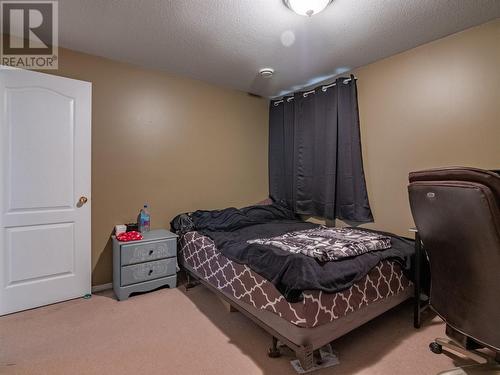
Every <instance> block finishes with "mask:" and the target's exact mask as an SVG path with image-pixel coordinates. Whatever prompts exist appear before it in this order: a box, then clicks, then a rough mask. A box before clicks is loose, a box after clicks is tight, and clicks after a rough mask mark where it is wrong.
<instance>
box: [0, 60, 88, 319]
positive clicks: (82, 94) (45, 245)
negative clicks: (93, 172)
mask: <svg viewBox="0 0 500 375" xmlns="http://www.w3.org/2000/svg"><path fill="white" fill-rule="evenodd" d="M0 108H1V109H0V121H1V123H0V147H1V149H0V180H1V185H0V315H4V314H8V313H12V312H15V311H20V310H25V309H30V308H33V307H37V306H42V305H47V304H50V303H54V302H59V301H64V300H67V299H70V298H76V297H81V296H83V295H85V294H86V293H90V282H91V281H90V275H91V264H90V161H91V159H90V158H91V154H90V152H91V149H90V135H91V134H90V131H91V127H90V124H91V84H90V83H88V82H82V81H77V80H73V79H68V78H62V77H57V76H53V75H49V74H42V73H37V72H33V71H27V70H20V69H9V68H5V67H1V68H0ZM85 200H87V202H85Z"/></svg>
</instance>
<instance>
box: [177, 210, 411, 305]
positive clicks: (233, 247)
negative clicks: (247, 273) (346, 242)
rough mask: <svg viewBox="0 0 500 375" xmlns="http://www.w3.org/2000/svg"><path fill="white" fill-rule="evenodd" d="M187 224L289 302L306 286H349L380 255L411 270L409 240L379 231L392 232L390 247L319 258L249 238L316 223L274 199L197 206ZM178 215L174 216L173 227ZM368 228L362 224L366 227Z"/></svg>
mask: <svg viewBox="0 0 500 375" xmlns="http://www.w3.org/2000/svg"><path fill="white" fill-rule="evenodd" d="M190 218H191V221H192V225H191V224H190V226H191V227H190V228H189V229H190V230H196V231H198V232H200V233H202V234H204V235H205V236H208V237H210V238H211V239H212V240H213V241H214V242H215V245H216V246H217V248H218V249H219V250H220V251H221V252H222V253H223V254H224V255H225V256H226V257H227V258H229V259H231V260H233V261H235V262H238V263H241V264H246V265H247V266H248V267H250V268H251V269H252V270H253V271H255V272H257V273H258V274H260V275H261V276H263V277H265V278H266V279H268V280H269V281H270V282H272V283H273V284H274V285H275V286H276V288H277V289H278V290H279V291H280V292H281V293H282V294H283V295H284V296H285V298H286V299H287V301H289V302H297V301H300V300H301V298H302V291H304V290H322V291H325V292H328V293H334V292H338V291H341V290H343V289H346V288H349V287H350V286H351V285H352V284H354V283H355V282H357V281H359V280H360V279H362V278H363V277H364V276H365V275H366V274H367V273H368V272H369V271H370V270H371V269H372V268H373V267H375V266H376V265H377V264H378V263H379V262H380V261H382V260H384V259H393V260H395V261H397V262H398V263H400V264H401V266H402V268H403V270H404V271H406V273H407V274H408V276H411V275H410V272H409V271H410V266H411V261H410V260H411V256H412V255H413V253H414V245H413V241H411V240H408V239H405V238H402V237H399V236H396V235H394V234H390V233H384V232H377V233H382V234H384V235H387V236H389V237H390V238H391V245H392V246H391V247H390V248H389V249H386V250H380V251H371V252H367V253H365V254H362V255H358V256H355V257H351V258H344V259H342V260H337V261H329V262H321V261H318V260H317V259H315V258H312V257H309V256H306V255H303V254H295V253H290V252H288V251H284V250H281V249H279V248H277V247H275V246H266V245H262V244H259V243H249V242H248V241H249V240H255V239H259V238H269V237H274V236H279V235H282V234H285V233H288V232H293V231H298V230H304V229H310V228H316V227H318V225H316V224H312V223H308V222H304V221H301V220H300V219H299V218H298V217H297V216H296V215H295V214H294V213H292V212H291V211H289V210H288V209H286V208H285V207H282V206H280V205H278V204H273V205H270V206H250V207H246V208H242V209H236V208H228V209H224V210H216V211H196V212H194V213H192V214H191V215H190ZM178 222H179V220H178V218H176V219H174V221H173V222H172V223H173V229H174V230H177V231H179V230H181V228H176V223H178ZM364 230H366V229H364Z"/></svg>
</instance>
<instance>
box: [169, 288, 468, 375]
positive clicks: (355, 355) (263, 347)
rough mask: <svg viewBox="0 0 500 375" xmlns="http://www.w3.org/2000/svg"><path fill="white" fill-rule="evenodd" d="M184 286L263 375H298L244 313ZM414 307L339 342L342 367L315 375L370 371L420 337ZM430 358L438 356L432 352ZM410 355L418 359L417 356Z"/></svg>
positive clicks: (336, 346) (335, 344) (435, 322)
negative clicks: (271, 351) (412, 338)
mask: <svg viewBox="0 0 500 375" xmlns="http://www.w3.org/2000/svg"><path fill="white" fill-rule="evenodd" d="M181 283H182V281H181V282H180V285H179V286H178V288H179V289H180V290H181V291H182V293H184V294H185V295H186V296H187V297H188V298H189V299H190V300H191V301H192V302H193V303H194V304H195V305H196V307H197V308H198V309H199V310H200V311H201V312H202V313H203V314H204V315H205V316H206V317H207V318H208V319H210V321H211V322H212V323H213V324H214V325H215V326H216V327H218V329H220V330H221V331H222V332H223V333H224V334H225V335H226V336H227V337H228V340H229V342H230V343H232V344H234V345H235V346H237V347H238V348H239V349H240V350H241V352H242V353H243V354H244V355H246V356H248V357H249V358H251V360H252V361H253V362H254V363H256V364H257V365H258V366H259V367H260V368H261V369H262V373H263V374H265V375H274V374H278V373H279V374H295V372H294V371H293V369H292V367H291V365H290V361H291V360H293V359H295V357H294V354H293V352H292V351H291V350H288V349H286V348H285V349H284V350H281V352H282V356H281V357H280V358H269V357H268V356H267V349H268V348H269V347H270V346H271V336H270V335H269V334H268V333H267V332H265V331H264V330H263V329H262V328H260V327H259V326H258V325H256V324H255V323H253V322H252V321H251V320H250V319H248V318H246V317H245V316H244V315H243V314H241V313H238V312H235V313H230V312H229V311H228V308H227V306H225V303H224V302H222V300H220V299H219V298H218V297H217V296H216V295H215V294H214V293H212V292H211V291H210V290H208V289H207V288H205V287H204V286H202V285H199V286H196V287H195V288H192V289H189V290H188V291H186V289H185V285H182V284H181ZM412 307H413V306H412V303H411V301H407V302H405V303H403V304H401V305H399V306H397V307H395V308H394V309H392V310H390V311H388V312H386V313H385V314H383V315H381V316H379V317H378V318H376V319H373V320H372V321H370V322H368V323H366V324H364V325H363V326H362V327H360V328H358V329H355V330H354V331H352V332H350V333H348V334H346V335H344V336H343V337H341V338H339V339H337V340H335V341H334V342H333V343H332V347H333V349H334V350H335V351H337V352H338V353H339V358H340V365H337V366H335V367H334V368H327V369H323V370H319V371H316V372H315V374H318V375H321V374H331V373H332V371H333V372H334V373H335V374H336V375H348V374H357V373H361V372H363V370H365V369H369V368H370V367H371V366H372V365H374V364H376V363H377V362H379V361H380V359H381V358H384V356H386V355H387V354H389V353H390V352H391V351H393V350H394V349H395V348H396V347H397V346H398V345H399V344H400V343H402V342H404V341H405V340H407V339H408V338H409V337H410V336H412V335H415V334H418V332H419V331H417V330H415V329H414V328H413V325H412V318H413V316H412ZM430 319H431V318H430V317H427V318H426V323H425V326H427V327H428V326H430V325H442V322H441V321H440V320H433V321H430ZM443 333H444V326H443ZM432 339H434V337H429V338H428V339H427V338H424V339H423V340H422V349H423V350H424V351H427V344H428V342H427V340H428V341H429V342H430V341H431V340H432ZM429 355H434V354H432V353H430V352H429ZM410 356H413V357H414V354H413V353H412V354H411V355H410ZM452 358H453V359H454V361H455V364H456V365H457V366H458V365H463V364H464V361H463V360H462V359H460V358H459V357H452ZM402 360H404V359H402ZM415 361H416V362H418V361H419V360H418V359H416V360H415Z"/></svg>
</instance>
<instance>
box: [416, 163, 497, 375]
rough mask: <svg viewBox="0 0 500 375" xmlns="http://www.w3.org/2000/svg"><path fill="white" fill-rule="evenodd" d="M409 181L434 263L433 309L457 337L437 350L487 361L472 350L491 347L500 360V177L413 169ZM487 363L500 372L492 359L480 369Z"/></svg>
mask: <svg viewBox="0 0 500 375" xmlns="http://www.w3.org/2000/svg"><path fill="white" fill-rule="evenodd" d="M409 180H410V184H409V186H408V192H409V196H410V206H411V211H412V214H413V218H414V220H415V224H416V226H417V229H418V232H419V235H420V238H421V240H422V243H423V245H424V248H425V250H426V251H427V254H428V257H429V262H430V268H431V291H430V306H431V308H432V309H433V310H434V311H435V312H436V313H437V314H438V315H439V316H440V317H441V318H442V319H443V320H444V321H445V322H446V334H447V335H448V336H449V337H450V338H451V339H452V340H453V341H449V340H445V339H436V340H435V341H434V342H432V343H431V344H430V348H431V350H432V351H433V352H435V353H441V352H442V349H443V347H446V348H448V349H451V350H454V351H458V352H461V353H462V354H464V353H466V354H467V356H468V357H469V358H471V359H474V360H476V361H478V362H483V363H484V359H483V357H484V356H478V352H473V351H471V350H474V349H478V348H483V347H485V348H488V349H490V350H492V351H493V353H496V359H497V360H499V359H500V355H499V353H500V175H498V174H497V173H495V172H491V171H485V170H481V169H475V168H465V167H452V168H441V169H430V170H424V171H419V172H412V173H410V175H409ZM457 344H458V345H457ZM485 366H491V367H489V370H488V371H492V372H487V373H497V371H498V373H500V367H498V365H497V364H495V363H494V362H493V361H488V363H487V364H486V365H482V370H480V371H484V369H485ZM466 373H467V374H469V373H472V372H469V371H468V372H466Z"/></svg>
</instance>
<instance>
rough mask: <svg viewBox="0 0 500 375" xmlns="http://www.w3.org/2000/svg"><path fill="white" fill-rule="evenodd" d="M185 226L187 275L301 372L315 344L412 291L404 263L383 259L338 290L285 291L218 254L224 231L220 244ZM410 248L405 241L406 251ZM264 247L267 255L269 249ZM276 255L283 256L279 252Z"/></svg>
mask: <svg viewBox="0 0 500 375" xmlns="http://www.w3.org/2000/svg"><path fill="white" fill-rule="evenodd" d="M205 212H206V211H205ZM218 212H220V211H218ZM233 216H234V215H233ZM233 216H231V217H233ZM226 219H227V217H226V218H224V220H225V222H227V220H226ZM259 225H260V226H262V223H259V224H258V226H259ZM264 225H265V224H264ZM201 227H202V228H203V225H201ZM174 229H175V228H174ZM188 229H189V230H187V231H185V232H184V233H181V235H180V239H179V241H180V246H179V249H180V250H179V261H180V264H181V265H182V267H183V268H184V269H185V271H186V272H187V274H188V275H189V276H190V277H192V278H194V279H196V280H198V281H199V282H200V283H202V284H203V285H205V286H206V287H207V288H209V289H210V290H212V291H213V292H215V293H216V294H217V295H219V296H220V297H221V298H222V299H224V300H225V301H226V302H228V303H229V304H230V305H231V306H232V307H233V308H235V309H237V310H238V311H240V312H242V313H244V314H245V315H246V316H248V317H249V318H250V319H252V320H253V321H254V322H255V323H257V324H258V325H259V326H261V327H262V328H264V329H265V330H266V331H268V332H269V333H270V334H271V336H272V337H273V341H272V343H273V346H272V347H271V349H270V351H269V355H270V356H277V355H278V354H279V351H278V348H277V341H278V340H279V341H280V342H281V343H283V344H284V345H286V346H288V347H289V348H290V349H292V350H294V351H295V354H296V356H297V358H298V359H299V361H300V364H301V366H302V368H303V369H304V370H308V369H310V368H311V367H312V366H313V360H314V353H315V351H317V350H318V349H319V348H321V347H323V346H324V345H326V344H328V343H330V342H331V341H333V340H335V339H336V338H338V337H341V336H342V335H344V334H346V333H347V332H349V331H351V330H353V329H355V328H357V327H359V326H361V325H362V324H364V323H366V322H367V321H369V320H371V319H373V318H375V317H377V316H379V315H380V314H382V313H384V312H385V311H387V310H389V309H391V308H393V307H395V306H396V305H398V304H400V303H401V302H403V301H405V300H406V299H408V298H409V297H411V296H412V295H413V289H412V282H411V281H410V279H409V277H408V270H409V267H408V265H407V264H406V265H405V264H403V263H402V262H401V260H398V259H393V258H392V257H387V258H384V259H381V260H380V261H379V262H377V263H376V264H375V265H374V266H373V267H371V268H370V269H369V270H368V272H366V274H363V275H362V277H360V278H358V279H356V280H352V282H349V283H348V284H346V285H348V286H347V287H345V288H341V289H342V290H339V291H336V292H326V291H324V290H319V289H310V290H301V291H300V298H297V297H296V296H295V297H294V293H285V292H284V289H283V286H282V285H281V284H279V283H278V282H276V280H275V279H274V278H272V277H269V275H266V276H267V277H264V276H262V275H261V274H260V273H258V272H256V271H255V269H259V267H258V264H257V265H255V264H252V263H251V262H245V261H243V262H242V261H241V259H234V255H233V254H232V253H231V252H226V253H223V252H222V251H221V249H220V248H218V246H217V242H219V243H223V244H224V246H221V247H223V248H224V247H227V246H226V242H227V235H224V237H223V238H224V242H221V241H220V238H219V237H217V236H216V235H213V233H214V232H211V231H210V230H208V231H207V230H206V228H204V229H202V230H198V228H193V227H189V228H188ZM210 229H214V228H210ZM215 229H216V230H217V231H219V230H220V228H215ZM281 231H283V229H281ZM258 232H259V233H260V232H261V231H258ZM260 234H261V233H260ZM246 235H247V238H248V233H247V234H246ZM229 236H230V238H232V239H234V238H239V234H238V231H235V230H234V228H231V231H229ZM242 236H243V237H244V236H245V234H242ZM212 237H213V238H212ZM247 242H251V241H246V242H245V243H247ZM229 247H230V248H231V244H230V245H229ZM233 247H234V242H233ZM410 248H412V245H411V244H410V243H409V241H408V249H407V250H408V251H410ZM265 251H266V254H267V251H268V249H266V250H265ZM277 253H279V254H280V255H282V254H281V250H278V251H277ZM302 257H303V256H302ZM299 258H300V256H299ZM245 263H247V264H245ZM264 273H265V272H264ZM299 278H300V277H299ZM270 280H272V281H270ZM285 295H286V297H285Z"/></svg>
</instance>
